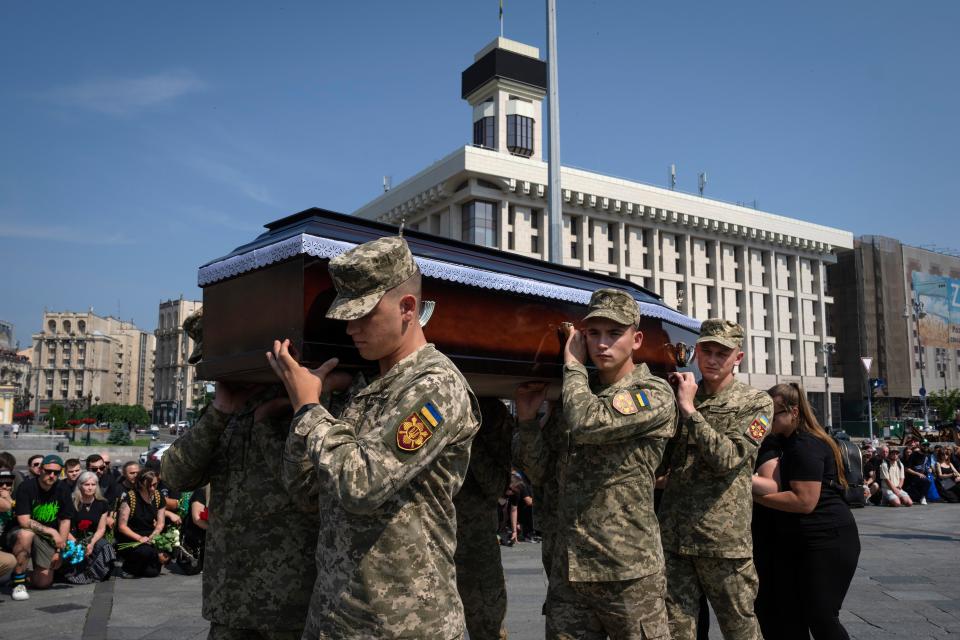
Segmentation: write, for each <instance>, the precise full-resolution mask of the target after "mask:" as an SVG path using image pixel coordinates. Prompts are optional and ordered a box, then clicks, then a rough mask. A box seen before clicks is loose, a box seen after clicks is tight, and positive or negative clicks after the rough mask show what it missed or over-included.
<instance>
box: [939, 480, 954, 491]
mask: <svg viewBox="0 0 960 640" xmlns="http://www.w3.org/2000/svg"><path fill="white" fill-rule="evenodd" d="M939 482H940V488H941V489H943V490H944V491H950V490H951V489H953V488H954V487H955V486H957V481H956V480H954V479H953V478H940V480H939Z"/></svg>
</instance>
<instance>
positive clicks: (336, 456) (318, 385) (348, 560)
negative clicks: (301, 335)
mask: <svg viewBox="0 0 960 640" xmlns="http://www.w3.org/2000/svg"><path fill="white" fill-rule="evenodd" d="M329 272H330V276H331V278H332V280H333V282H334V285H335V286H336V288H337V293H338V295H337V297H336V298H335V299H334V301H333V304H332V305H331V306H330V309H329V310H328V311H327V317H328V318H333V319H337V320H346V321H347V326H346V330H347V333H348V334H349V335H350V336H351V337H352V338H353V341H354V344H355V345H356V346H357V349H358V351H359V352H360V355H361V356H362V357H363V358H365V359H366V360H376V361H377V362H378V364H379V368H380V374H381V375H380V377H379V378H378V379H376V380H374V381H373V382H372V383H370V385H369V386H367V387H366V388H364V389H363V390H361V391H360V392H359V393H357V394H356V395H355V396H354V397H353V398H352V400H351V401H350V403H349V404H348V405H347V407H346V409H345V410H344V412H343V415H342V416H341V418H340V419H337V418H334V417H333V416H332V415H330V413H329V412H328V411H327V410H326V409H325V408H324V407H322V406H320V405H318V404H317V401H318V398H319V397H320V393H321V391H322V390H323V386H324V384H325V382H324V378H325V376H326V374H327V372H329V371H330V370H332V368H333V367H334V366H335V364H336V360H335V359H334V360H329V361H327V362H326V363H324V364H323V365H322V366H321V367H320V368H319V369H317V370H315V371H311V370H309V369H307V368H305V367H302V366H300V365H299V364H298V363H297V362H296V360H295V359H294V358H293V356H291V354H290V353H289V341H287V340H284V341H283V342H279V341H276V342H274V347H273V352H272V353H269V354H267V358H268V360H269V362H270V364H271V366H272V367H273V368H274V371H276V373H277V375H278V376H279V377H280V379H281V380H282V381H283V383H284V385H285V386H286V388H287V392H288V394H289V396H290V400H291V402H292V403H293V406H294V410H295V412H296V413H295V416H294V419H293V423H292V425H291V429H290V434H289V436H288V438H287V445H286V454H285V458H284V473H285V477H286V478H287V479H288V482H289V481H290V480H291V479H293V478H299V477H303V476H312V481H313V483H315V485H316V487H315V488H316V491H317V492H318V494H319V506H320V517H321V531H320V539H319V540H318V544H317V553H316V558H317V583H316V586H315V587H314V592H313V598H312V600H311V602H310V612H309V614H308V616H307V626H306V629H305V630H304V636H303V637H304V638H305V639H312V638H394V637H429V638H437V639H438V640H449V639H451V638H460V637H461V636H462V634H463V632H464V621H463V605H462V603H461V601H460V596H459V595H458V594H457V585H456V575H455V570H454V560H453V557H454V550H455V547H456V515H455V512H454V506H453V496H454V495H455V494H456V493H457V491H458V490H459V489H460V486H461V484H463V480H464V478H465V477H466V473H467V464H468V462H469V457H470V443H471V440H472V439H473V436H474V434H475V433H476V431H477V429H478V427H479V408H478V406H477V401H476V398H475V397H474V396H473V393H472V392H471V391H470V388H469V386H468V385H467V381H466V380H465V379H464V377H463V376H462V374H461V373H460V372H459V371H458V370H457V369H456V367H454V365H453V363H451V362H450V361H449V360H448V359H447V358H446V357H445V356H443V355H442V354H441V353H440V352H438V351H437V350H436V348H434V346H433V345H431V344H428V343H427V341H426V338H425V337H424V335H423V329H422V328H421V327H420V323H419V321H418V309H419V304H420V299H421V293H420V272H419V270H418V269H417V266H416V262H415V261H414V259H413V256H412V255H411V253H410V249H409V248H408V247H407V243H406V242H405V241H404V240H403V239H402V238H397V237H393V238H381V239H377V240H373V241H371V242H368V243H365V244H362V245H360V246H358V247H355V248H353V249H351V250H349V251H347V252H345V253H344V254H342V255H340V256H337V257H335V258H333V259H332V260H330V264H329ZM304 452H305V453H306V454H307V456H308V458H309V460H310V462H309V464H305V463H304V462H303V461H302V456H303V454H304ZM290 488H291V490H292V491H293V490H296V489H295V488H294V487H290Z"/></svg>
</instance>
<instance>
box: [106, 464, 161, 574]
mask: <svg viewBox="0 0 960 640" xmlns="http://www.w3.org/2000/svg"><path fill="white" fill-rule="evenodd" d="M159 484H160V481H159V479H158V478H157V474H156V472H154V471H144V472H143V473H141V474H139V475H138V476H137V478H136V480H135V481H134V488H133V489H130V490H128V491H126V492H125V493H124V494H123V495H122V496H121V497H120V508H119V510H118V513H117V553H118V554H119V556H120V557H121V558H122V559H123V572H124V573H125V574H128V575H130V576H134V577H143V578H155V577H157V576H158V575H160V569H161V568H162V567H163V565H165V564H166V563H167V562H168V561H169V559H170V557H169V555H167V553H165V552H163V551H159V550H158V549H157V547H156V546H155V545H154V544H153V542H154V540H155V539H156V538H157V536H159V535H160V533H161V532H162V531H163V527H164V523H165V520H164V513H165V510H164V508H163V502H162V498H161V497H160V492H159V491H157V486H158V485H159Z"/></svg>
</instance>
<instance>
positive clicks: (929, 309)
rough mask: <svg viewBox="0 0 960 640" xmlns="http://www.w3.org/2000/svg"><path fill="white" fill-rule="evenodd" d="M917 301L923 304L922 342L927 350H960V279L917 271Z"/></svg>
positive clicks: (915, 286) (915, 277) (914, 293)
mask: <svg viewBox="0 0 960 640" xmlns="http://www.w3.org/2000/svg"><path fill="white" fill-rule="evenodd" d="M911 280H912V285H913V295H914V300H919V301H920V304H921V305H923V313H922V314H921V315H922V316H923V317H921V318H920V340H921V341H922V342H923V346H925V347H940V348H944V349H950V348H953V349H960V280H957V279H955V278H947V277H945V276H935V275H931V274H929V273H920V272H919V271H914V272H912V273H911Z"/></svg>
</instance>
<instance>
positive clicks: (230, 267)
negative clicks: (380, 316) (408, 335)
mask: <svg viewBox="0 0 960 640" xmlns="http://www.w3.org/2000/svg"><path fill="white" fill-rule="evenodd" d="M355 246H356V244H354V243H352V242H343V241H340V240H331V239H328V238H321V237H319V236H313V235H309V234H306V233H301V234H300V235H298V236H293V237H292V238H287V239H286V240H280V241H279V242H275V243H273V244H271V245H269V246H266V247H260V248H258V249H253V250H252V251H248V252H247V253H243V254H240V255H238V256H233V257H230V258H226V259H225V260H220V261H219V262H214V263H212V264H208V265H207V266H205V267H201V268H200V271H199V273H198V274H197V282H198V284H199V285H200V286H201V287H204V286H206V285H208V284H211V283H213V282H218V281H220V280H225V279H227V278H231V277H233V276H235V275H238V274H241V273H244V272H246V271H252V270H254V269H259V268H261V267H265V266H267V265H270V264H273V263H274V262H280V261H281V260H286V259H287V258H292V257H294V256H297V255H300V254H307V255H311V256H314V257H316V258H333V257H334V256H338V255H340V254H341V253H343V252H344V251H347V250H349V249H352V248H353V247H355ZM415 260H416V261H417V264H418V265H419V266H420V271H422V272H423V275H425V276H427V277H430V278H437V279H438V280H447V281H449V282H459V283H460V284H465V285H469V286H472V287H479V288H481V289H494V290H497V291H509V292H511V293H518V294H520V295H531V296H538V297H541V298H550V299H553V300H564V301H567V302H573V303H575V304H582V305H586V304H588V303H589V302H590V295H591V292H590V291H586V290H584V289H577V288H575V287H566V286H563V285H557V284H550V283H548V282H541V281H539V280H532V279H530V278H521V277H519V276H512V275H508V274H505V273H497V272H495V271H488V270H486V269H479V268H477V267H468V266H465V265H462V264H454V263H451V262H441V261H439V260H433V259H432V258H420V257H416V258H415ZM637 304H638V305H639V308H640V315H641V316H645V317H650V318H659V319H661V320H666V321H667V322H671V323H673V324H675V325H677V326H680V327H683V328H684V329H689V330H691V331H700V321H699V320H695V319H693V318H690V317H687V316H685V315H683V314H682V313H679V312H677V311H674V310H673V309H670V308H669V307H665V306H661V305H658V304H652V303H649V302H638V303H637Z"/></svg>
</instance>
